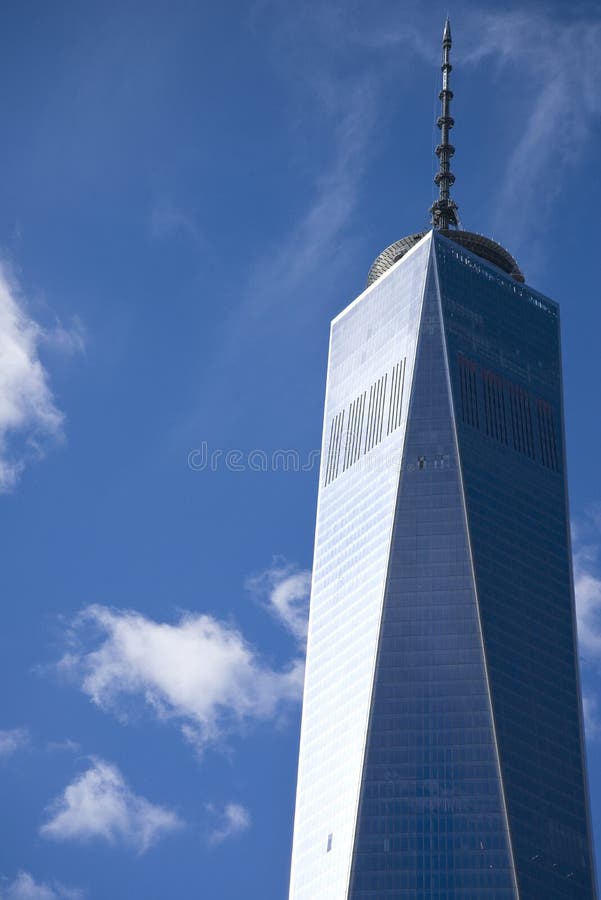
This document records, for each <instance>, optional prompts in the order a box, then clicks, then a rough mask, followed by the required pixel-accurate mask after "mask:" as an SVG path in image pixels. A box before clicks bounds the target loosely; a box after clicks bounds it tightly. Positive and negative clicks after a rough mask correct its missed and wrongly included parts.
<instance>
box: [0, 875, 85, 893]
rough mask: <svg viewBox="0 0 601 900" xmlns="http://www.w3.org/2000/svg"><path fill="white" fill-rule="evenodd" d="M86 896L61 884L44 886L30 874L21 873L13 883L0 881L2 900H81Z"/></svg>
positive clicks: (53, 883)
mask: <svg viewBox="0 0 601 900" xmlns="http://www.w3.org/2000/svg"><path fill="white" fill-rule="evenodd" d="M83 896H84V894H83V892H82V891H80V890H79V889H77V888H69V887H65V885H64V884H60V882H52V884H51V885H50V884H42V883H41V882H38V881H35V880H34V878H33V877H32V876H31V875H30V874H29V872H19V873H18V874H17V877H16V878H15V879H14V880H13V881H10V882H8V881H6V880H5V879H3V880H2V881H0V900H81V898H83Z"/></svg>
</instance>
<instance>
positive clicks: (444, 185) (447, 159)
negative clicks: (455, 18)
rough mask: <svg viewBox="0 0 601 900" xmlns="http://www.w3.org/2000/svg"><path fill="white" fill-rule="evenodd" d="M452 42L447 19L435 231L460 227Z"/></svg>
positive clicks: (441, 95)
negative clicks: (454, 192)
mask: <svg viewBox="0 0 601 900" xmlns="http://www.w3.org/2000/svg"><path fill="white" fill-rule="evenodd" d="M452 43H453V42H452V39H451V23H450V21H449V17H448V16H447V20H446V22H445V26H444V31H443V35H442V66H441V69H442V90H441V92H440V95H439V96H440V100H441V104H442V110H441V115H440V116H439V118H438V122H437V125H438V127H439V128H440V144H439V145H438V147H437V148H436V155H437V157H438V160H439V163H440V168H439V170H438V172H437V173H436V177H435V178H434V181H435V182H436V184H437V185H438V189H439V195H438V200H437V201H436V202H435V203H434V204H433V205H432V207H431V209H430V214H431V216H432V225H433V226H434V228H448V227H449V226H450V225H454V226H455V227H457V204H456V203H455V201H454V200H451V197H450V193H451V185H452V184H453V183H454V181H455V176H454V175H453V173H452V172H451V157H452V156H453V154H454V153H455V148H454V147H453V145H452V144H451V143H449V132H450V130H451V128H452V127H453V125H454V124H455V121H454V119H453V117H452V116H451V114H450V110H451V100H452V99H453V91H452V90H451V89H450V88H449V73H450V71H451V69H452V68H453V67H452V65H451V63H450V57H451V46H452Z"/></svg>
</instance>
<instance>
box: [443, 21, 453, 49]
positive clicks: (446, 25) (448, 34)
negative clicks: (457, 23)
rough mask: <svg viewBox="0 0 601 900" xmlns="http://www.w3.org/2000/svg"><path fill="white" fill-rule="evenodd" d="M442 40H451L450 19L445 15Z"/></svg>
mask: <svg viewBox="0 0 601 900" xmlns="http://www.w3.org/2000/svg"><path fill="white" fill-rule="evenodd" d="M442 41H443V43H445V42H446V41H449V42H450V41H451V20H450V18H449V17H448V16H447V18H446V21H445V23H444V31H443V33H442Z"/></svg>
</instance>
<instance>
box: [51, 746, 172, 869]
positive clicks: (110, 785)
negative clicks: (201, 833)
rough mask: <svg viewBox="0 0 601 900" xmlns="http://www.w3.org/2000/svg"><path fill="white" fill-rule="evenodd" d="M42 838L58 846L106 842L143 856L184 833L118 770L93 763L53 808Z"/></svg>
mask: <svg viewBox="0 0 601 900" xmlns="http://www.w3.org/2000/svg"><path fill="white" fill-rule="evenodd" d="M48 813H49V817H48V820H47V821H46V822H45V823H44V824H43V825H42V827H41V828H40V834H42V835H43V836H44V837H47V838H52V839H54V840H57V841H69V840H75V841H82V842H86V841H90V840H95V839H97V840H104V841H107V842H108V843H109V844H116V843H122V844H127V845H129V846H131V847H134V848H135V849H136V850H137V851H138V852H140V853H144V852H145V851H146V850H148V848H149V847H151V846H152V844H154V843H156V841H158V840H159V839H160V838H161V837H164V836H165V835H166V834H169V833H170V832H173V831H175V830H177V829H178V828H181V827H182V825H183V823H182V821H181V819H180V818H179V817H178V816H177V814H176V813H175V812H173V811H172V810H169V809H166V808H165V807H163V806H157V805H156V804H154V803H151V802H150V801H149V800H147V799H146V798H145V797H140V796H139V795H137V794H134V793H133V791H132V790H131V788H130V787H129V786H128V785H127V783H126V782H125V779H124V778H123V775H122V774H121V772H120V771H119V770H118V769H117V767H116V766H113V765H111V764H110V763H108V762H105V761H104V760H101V759H94V760H93V761H92V765H91V766H90V768H89V769H87V771H85V772H84V773H83V774H81V775H80V776H78V777H77V778H76V779H75V780H74V781H73V782H72V783H71V784H69V785H68V786H67V787H66V788H65V790H64V791H63V793H62V794H61V795H60V796H59V797H57V799H56V800H55V801H54V802H53V803H52V804H51V806H50V807H49V810H48Z"/></svg>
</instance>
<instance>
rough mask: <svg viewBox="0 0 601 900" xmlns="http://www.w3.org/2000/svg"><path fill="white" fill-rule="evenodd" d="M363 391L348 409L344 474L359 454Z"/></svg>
mask: <svg viewBox="0 0 601 900" xmlns="http://www.w3.org/2000/svg"><path fill="white" fill-rule="evenodd" d="M366 393H367V391H364V392H363V393H362V394H361V396H360V397H357V399H356V400H353V402H352V403H351V405H350V407H349V414H348V425H347V428H346V441H345V445H344V460H343V463H342V471H343V472H345V471H346V470H347V469H348V467H349V466H352V465H353V463H356V462H357V460H358V459H359V454H360V453H361V434H362V432H363V414H364V412H365V396H366Z"/></svg>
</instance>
